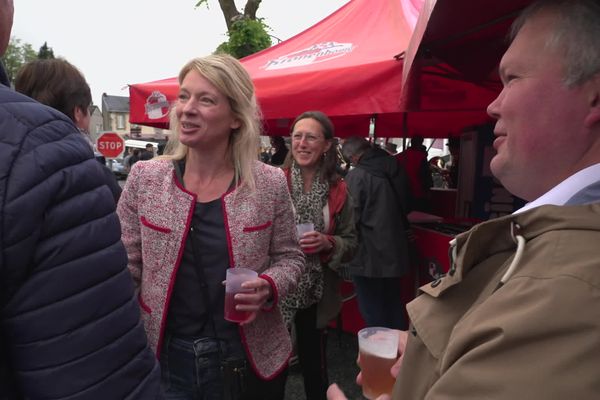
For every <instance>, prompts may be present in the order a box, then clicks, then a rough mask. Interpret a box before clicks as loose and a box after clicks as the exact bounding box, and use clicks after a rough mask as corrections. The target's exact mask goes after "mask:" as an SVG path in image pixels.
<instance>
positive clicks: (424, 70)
mask: <svg viewBox="0 0 600 400" xmlns="http://www.w3.org/2000/svg"><path fill="white" fill-rule="evenodd" d="M531 2H532V0H503V1H496V0H480V1H478V2H473V1H471V0H425V4H424V5H423V9H422V12H421V14H420V15H419V19H418V21H417V23H416V26H415V31H414V34H413V36H412V37H411V40H410V44H409V47H408V50H407V52H406V60H405V61H406V68H405V70H404V71H403V82H404V91H403V93H402V95H403V108H404V109H407V110H412V111H415V110H421V111H423V110H428V109H429V108H431V107H432V102H433V103H435V102H437V103H438V104H437V105H436V106H435V107H440V104H439V102H440V101H446V100H448V99H447V98H445V97H440V96H438V94H437V93H435V92H431V91H430V90H429V88H428V86H427V84H426V83H427V82H428V81H429V80H430V79H431V77H432V76H435V77H436V78H437V79H439V80H442V81H448V82H449V83H450V84H454V85H467V84H469V83H471V84H474V85H477V86H480V87H486V88H489V89H490V90H491V92H492V93H497V92H499V91H500V90H501V87H502V85H501V83H500V80H499V77H498V74H497V66H498V63H499V61H500V58H501V57H502V54H503V53H504V51H505V50H506V48H507V45H508V43H507V33H508V30H509V28H510V25H511V23H512V22H513V20H514V18H515V17H516V16H517V15H518V13H519V12H520V11H521V10H522V9H523V8H524V7H525V6H527V5H528V4H529V3H531ZM479 100H480V101H482V104H480V105H479V106H478V107H479V108H482V107H485V106H486V105H487V104H489V102H490V101H491V100H493V97H492V98H489V99H487V98H485V96H482V97H481V98H480V99H479ZM441 107H444V105H443V104H442V105H441Z"/></svg>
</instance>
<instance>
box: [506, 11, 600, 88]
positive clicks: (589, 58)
mask: <svg viewBox="0 0 600 400" xmlns="http://www.w3.org/2000/svg"><path fill="white" fill-rule="evenodd" d="M544 11H549V12H551V13H553V14H554V16H555V17H556V25H555V27H554V30H553V33H552V35H550V36H549V37H548V39H547V42H546V46H548V47H553V48H556V49H558V50H559V51H561V52H562V54H563V57H562V60H557V61H562V62H563V63H564V67H565V76H564V81H565V84H566V85H567V86H569V87H573V86H577V85H580V84H582V83H584V82H586V81H588V80H589V79H591V78H592V77H593V76H594V75H596V74H597V73H598V72H600V45H598V43H599V40H600V2H599V1H598V0H538V1H536V2H535V3H533V4H531V5H530V6H528V7H527V8H526V9H525V10H524V11H523V12H522V13H521V15H520V16H519V17H518V18H517V19H516V20H515V22H514V24H513V26H512V30H511V40H512V39H514V38H515V36H517V33H519V31H520V30H521V28H522V27H523V25H525V23H526V22H527V21H528V20H529V19H531V18H532V17H534V16H536V15H537V14H538V13H540V12H544Z"/></svg>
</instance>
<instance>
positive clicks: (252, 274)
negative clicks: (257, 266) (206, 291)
mask: <svg viewBox="0 0 600 400" xmlns="http://www.w3.org/2000/svg"><path fill="white" fill-rule="evenodd" d="M257 277H258V273H257V272H256V271H253V270H251V269H248V268H229V269H227V275H226V278H225V313H224V314H225V315H224V317H225V319H226V320H227V321H231V322H243V321H245V320H247V319H248V317H249V316H250V313H249V312H248V311H238V310H236V309H235V306H236V305H237V304H239V301H236V300H235V298H234V296H235V295H236V293H249V292H252V289H243V288H242V283H244V282H246V281H250V280H252V279H256V278H257Z"/></svg>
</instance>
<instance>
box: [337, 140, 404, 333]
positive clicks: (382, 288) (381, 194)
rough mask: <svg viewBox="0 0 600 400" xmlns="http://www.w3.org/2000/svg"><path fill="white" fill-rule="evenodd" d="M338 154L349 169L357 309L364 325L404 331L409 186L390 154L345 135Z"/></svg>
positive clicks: (353, 274) (350, 269)
mask: <svg viewBox="0 0 600 400" xmlns="http://www.w3.org/2000/svg"><path fill="white" fill-rule="evenodd" d="M342 154H343V156H344V158H345V159H346V160H347V161H349V162H350V163H351V164H352V165H353V166H354V168H352V169H351V170H350V171H349V172H348V174H347V175H346V184H347V185H348V189H349V191H350V197H351V198H352V200H353V202H354V215H355V218H356V230H357V232H358V242H359V246H358V253H357V254H356V256H355V257H354V259H353V260H352V261H350V263H349V271H350V275H351V276H352V280H353V282H354V285H355V287H356V294H357V299H358V304H359V308H360V313H361V315H362V317H363V319H364V320H365V322H366V324H367V326H385V327H388V328H396V329H406V328H407V321H406V320H405V316H404V314H403V313H401V312H398V310H401V309H403V307H404V306H403V304H402V301H401V297H400V293H399V291H400V277H402V276H403V275H404V274H405V273H406V272H407V270H408V268H409V245H408V240H407V229H408V220H407V218H406V214H407V213H408V211H409V204H410V189H409V186H408V178H407V176H406V173H405V172H404V170H403V169H402V167H401V166H400V165H398V163H397V162H396V159H395V158H394V157H393V156H390V155H389V154H388V153H387V152H386V151H385V150H382V149H380V148H374V147H371V145H370V143H369V142H367V141H366V140H365V139H364V138H360V137H356V136H354V137H350V138H348V139H346V140H345V141H344V144H343V145H342Z"/></svg>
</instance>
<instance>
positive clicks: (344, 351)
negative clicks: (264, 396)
mask: <svg viewBox="0 0 600 400" xmlns="http://www.w3.org/2000/svg"><path fill="white" fill-rule="evenodd" d="M357 355H358V341H357V338H356V335H353V334H350V333H338V331H337V330H336V329H330V330H329V337H328V340H327V362H328V371H329V383H330V384H331V383H337V384H338V386H339V387H340V388H342V390H343V391H344V393H346V396H347V397H348V400H363V399H364V397H363V396H362V392H361V388H360V387H359V386H358V385H357V384H356V375H357V374H358V371H359V369H358V367H357V366H356V357H357ZM305 399H306V396H305V394H304V383H303V381H302V374H301V373H300V370H299V368H298V366H297V365H292V367H291V368H290V371H289V375H288V380H287V383H286V387H285V400H305Z"/></svg>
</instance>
